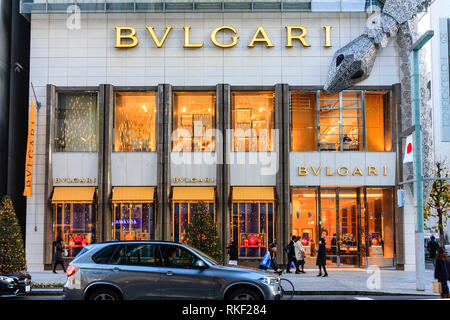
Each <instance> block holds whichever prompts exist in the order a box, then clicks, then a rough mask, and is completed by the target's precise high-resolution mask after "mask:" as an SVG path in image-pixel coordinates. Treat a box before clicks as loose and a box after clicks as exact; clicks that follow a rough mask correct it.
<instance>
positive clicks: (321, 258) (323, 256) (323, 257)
mask: <svg viewBox="0 0 450 320" xmlns="http://www.w3.org/2000/svg"><path fill="white" fill-rule="evenodd" d="M326 264H327V249H326V246H325V239H324V238H320V240H319V251H318V252H317V259H316V265H317V266H318V267H319V274H318V275H317V276H318V277H321V276H322V268H323V271H324V272H325V274H324V275H323V276H324V277H328V273H327V269H326V268H325V265H326Z"/></svg>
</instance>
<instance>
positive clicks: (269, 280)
mask: <svg viewBox="0 0 450 320" xmlns="http://www.w3.org/2000/svg"><path fill="white" fill-rule="evenodd" d="M259 280H260V281H261V282H262V283H264V284H267V285H268V286H276V285H278V283H279V282H280V280H279V279H278V278H275V277H262V278H261V279H259Z"/></svg>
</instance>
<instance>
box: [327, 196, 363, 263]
mask: <svg viewBox="0 0 450 320" xmlns="http://www.w3.org/2000/svg"><path fill="white" fill-rule="evenodd" d="M360 191H361V190H360V189H357V188H352V189H347V188H321V189H320V212H319V216H320V234H321V237H322V238H324V239H325V245H326V249H327V265H334V266H338V267H340V266H353V267H360V266H361V261H362V260H361V246H360V240H361V237H362V235H361V229H362V228H361V206H360V203H359V200H360Z"/></svg>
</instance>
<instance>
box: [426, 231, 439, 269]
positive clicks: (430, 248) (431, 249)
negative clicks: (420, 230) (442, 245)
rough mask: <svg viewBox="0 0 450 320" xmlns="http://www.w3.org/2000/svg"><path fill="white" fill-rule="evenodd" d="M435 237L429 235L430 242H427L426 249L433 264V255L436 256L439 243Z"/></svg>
mask: <svg viewBox="0 0 450 320" xmlns="http://www.w3.org/2000/svg"><path fill="white" fill-rule="evenodd" d="M435 239H436V238H435V237H434V236H431V237H430V242H428V245H427V250H428V252H429V253H430V258H431V260H433V264H434V263H435V259H434V258H435V257H436V250H437V248H438V247H439V243H437V241H436V240H435Z"/></svg>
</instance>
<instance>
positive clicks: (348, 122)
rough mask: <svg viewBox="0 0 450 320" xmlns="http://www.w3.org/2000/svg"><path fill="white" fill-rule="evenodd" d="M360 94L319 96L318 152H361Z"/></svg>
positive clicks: (342, 93)
mask: <svg viewBox="0 0 450 320" xmlns="http://www.w3.org/2000/svg"><path fill="white" fill-rule="evenodd" d="M362 110H363V107H362V94H361V93H360V92H341V93H336V94H327V93H321V94H320V119H319V125H320V134H319V142H320V150H328V151H362V150H363V139H362V137H363V116H362Z"/></svg>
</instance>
